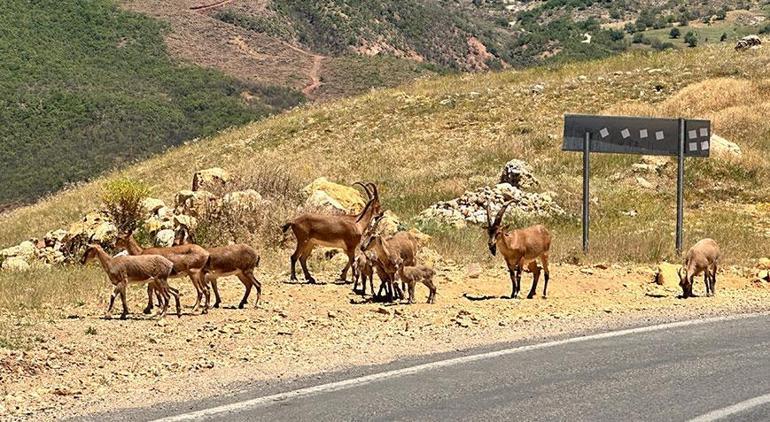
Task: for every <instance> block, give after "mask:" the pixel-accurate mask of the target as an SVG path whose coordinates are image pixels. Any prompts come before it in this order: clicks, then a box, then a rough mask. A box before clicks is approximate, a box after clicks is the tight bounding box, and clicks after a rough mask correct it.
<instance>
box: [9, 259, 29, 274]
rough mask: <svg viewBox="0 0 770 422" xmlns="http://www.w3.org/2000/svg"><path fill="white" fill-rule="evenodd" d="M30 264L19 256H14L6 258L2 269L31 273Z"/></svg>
mask: <svg viewBox="0 0 770 422" xmlns="http://www.w3.org/2000/svg"><path fill="white" fill-rule="evenodd" d="M30 268H31V267H30V265H29V263H28V262H27V261H26V260H25V259H24V258H21V257H18V256H12V257H10V258H6V259H4V260H3V265H2V269H3V271H16V272H21V271H29V270H30Z"/></svg>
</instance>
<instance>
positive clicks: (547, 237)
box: [487, 201, 551, 299]
mask: <svg viewBox="0 0 770 422" xmlns="http://www.w3.org/2000/svg"><path fill="white" fill-rule="evenodd" d="M512 202H513V201H508V202H506V203H505V204H503V207H502V208H501V209H500V211H499V212H498V213H497V216H496V217H495V220H494V221H492V216H491V214H490V212H489V206H487V234H488V235H489V241H488V246H489V252H490V253H491V254H492V255H493V256H494V255H496V254H497V250H498V249H499V250H500V253H502V255H503V258H504V259H505V263H506V265H507V266H508V274H509V275H510V276H511V284H512V292H511V299H515V298H516V297H518V295H519V291H520V290H521V271H522V268H524V266H525V265H526V266H527V269H528V270H529V271H531V272H532V274H533V281H532V289H531V290H530V291H529V294H528V295H527V299H532V298H533V297H535V293H536V292H537V281H538V279H539V278H540V268H539V267H538V266H537V260H538V259H540V263H541V264H542V265H543V272H544V273H545V286H543V298H545V297H546V296H547V292H548V278H549V272H548V254H549V250H550V249H551V234H550V233H549V232H548V229H546V228H545V227H544V226H542V225H539V224H538V225H536V226H532V227H527V228H525V229H518V230H513V231H510V232H506V231H505V230H503V229H501V228H500V224H501V223H502V221H503V216H504V215H505V211H506V210H507V209H508V206H510V205H511V203H512Z"/></svg>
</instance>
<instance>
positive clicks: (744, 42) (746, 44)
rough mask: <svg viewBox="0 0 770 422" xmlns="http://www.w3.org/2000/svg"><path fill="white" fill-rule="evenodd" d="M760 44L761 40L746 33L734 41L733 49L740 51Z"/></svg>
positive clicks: (757, 46)
mask: <svg viewBox="0 0 770 422" xmlns="http://www.w3.org/2000/svg"><path fill="white" fill-rule="evenodd" d="M761 45H762V40H761V39H760V38H759V37H758V36H756V35H747V36H745V37H743V38H741V39H739V40H738V42H736V43H735V50H736V51H742V50H748V49H750V48H759V46H761Z"/></svg>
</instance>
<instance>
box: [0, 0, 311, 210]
mask: <svg viewBox="0 0 770 422" xmlns="http://www.w3.org/2000/svg"><path fill="white" fill-rule="evenodd" d="M164 33H165V29H164V27H163V26H162V25H161V24H159V23H158V22H156V21H154V20H153V19H151V18H149V17H145V16H142V15H139V14H135V13H130V12H125V11H122V10H120V9H118V8H117V7H116V6H115V5H114V4H113V2H112V1H108V0H94V1H88V2H73V1H64V2H62V1H53V0H41V1H34V2H29V1H24V0H11V1H7V2H4V4H3V12H2V13H1V14H0V51H3V52H4V54H3V60H2V62H1V63H0V121H1V122H2V124H0V168H2V169H3V183H2V184H0V206H1V205H2V204H7V203H10V202H24V201H28V200H31V199H34V198H37V197H39V196H40V195H42V194H45V193H48V192H52V191H56V190H59V189H61V188H62V187H63V186H65V185H67V184H70V183H74V182H78V181H82V180H85V179H88V178H92V177H94V176H96V175H98V174H99V173H100V172H103V171H105V170H109V169H112V168H114V167H122V166H125V165H127V164H130V163H132V162H134V161H135V160H137V159H142V158H146V157H148V156H149V155H151V154H154V153H158V152H161V151H163V150H164V149H165V148H167V147H169V146H174V145H180V144H181V143H182V142H184V141H188V140H190V139H193V138H196V137H201V136H208V135H211V134H214V133H216V132H217V131H219V130H221V129H223V128H226V127H229V126H232V125H237V124H243V123H246V122H249V121H252V120H255V119H259V118H261V117H264V116H267V115H269V114H271V113H273V112H276V111H279V110H283V109H285V108H288V107H291V106H294V105H296V104H298V103H299V102H300V101H301V99H302V96H301V95H300V94H299V93H297V92H293V91H291V90H289V89H285V88H279V87H270V86H259V85H254V84H249V83H243V82H239V81H236V80H233V79H231V78H229V77H226V76H224V75H222V74H220V73H218V72H215V71H211V70H204V69H201V68H197V67H194V66H191V65H185V64H182V63H177V62H175V61H173V60H172V59H171V58H170V57H169V56H168V54H167V52H166V50H165V44H164V40H163V37H164ZM243 92H249V93H251V94H252V95H254V96H255V97H256V100H254V101H252V102H251V103H248V104H247V103H246V102H245V101H244V100H243V99H241V97H240V95H241V94H242V93H243Z"/></svg>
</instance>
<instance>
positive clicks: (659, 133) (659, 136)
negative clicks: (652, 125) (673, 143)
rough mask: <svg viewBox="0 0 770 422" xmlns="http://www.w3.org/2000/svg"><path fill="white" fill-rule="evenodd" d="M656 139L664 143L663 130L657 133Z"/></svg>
mask: <svg viewBox="0 0 770 422" xmlns="http://www.w3.org/2000/svg"><path fill="white" fill-rule="evenodd" d="M655 139H656V140H658V141H662V140H663V131H662V130H659V131H657V132H655Z"/></svg>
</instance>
